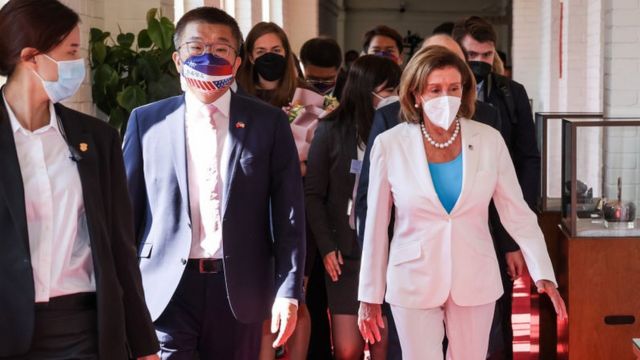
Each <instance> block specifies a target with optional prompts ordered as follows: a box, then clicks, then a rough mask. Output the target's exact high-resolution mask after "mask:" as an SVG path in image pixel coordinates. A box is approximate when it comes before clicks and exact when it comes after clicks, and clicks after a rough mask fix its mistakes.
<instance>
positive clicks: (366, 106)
mask: <svg viewBox="0 0 640 360" xmlns="http://www.w3.org/2000/svg"><path fill="white" fill-rule="evenodd" d="M401 73H402V70H401V69H400V67H399V66H398V65H397V64H396V63H395V62H393V61H392V60H390V59H388V58H385V57H382V56H376V55H364V56H361V57H359V58H358V59H357V60H356V61H354V62H353V64H352V65H351V68H350V69H349V73H348V74H347V81H346V83H345V86H344V89H343V90H342V98H341V99H340V105H339V106H338V107H337V108H336V109H335V110H334V111H333V112H331V114H329V115H328V116H327V117H326V120H329V121H336V124H335V125H336V126H337V127H339V128H342V129H343V134H346V133H347V129H349V128H350V127H352V126H355V129H356V136H357V139H358V145H359V146H360V145H366V144H367V140H368V139H369V132H370V131H371V124H372V121H373V113H374V111H375V109H374V108H373V93H374V92H375V89H376V88H377V87H379V86H380V85H384V87H385V88H390V87H391V88H395V87H398V84H399V83H400V75H401Z"/></svg>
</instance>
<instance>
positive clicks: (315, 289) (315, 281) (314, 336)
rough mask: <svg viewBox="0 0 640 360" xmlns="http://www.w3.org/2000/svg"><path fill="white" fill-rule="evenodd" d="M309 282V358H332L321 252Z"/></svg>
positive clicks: (314, 359)
mask: <svg viewBox="0 0 640 360" xmlns="http://www.w3.org/2000/svg"><path fill="white" fill-rule="evenodd" d="M314 260H315V261H314V263H313V264H312V267H311V273H310V274H309V283H308V284H307V298H306V301H307V308H308V309H309V314H310V317H311V339H310V341H309V351H308V355H307V360H327V359H332V358H333V355H332V354H331V329H330V327H329V315H328V314H327V289H326V287H325V283H324V265H323V264H322V257H321V256H320V254H318V255H317V256H315V259H314Z"/></svg>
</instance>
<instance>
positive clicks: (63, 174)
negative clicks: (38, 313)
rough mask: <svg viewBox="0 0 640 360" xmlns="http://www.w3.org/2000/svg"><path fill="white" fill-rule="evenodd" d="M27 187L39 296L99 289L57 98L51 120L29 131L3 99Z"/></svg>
mask: <svg viewBox="0 0 640 360" xmlns="http://www.w3.org/2000/svg"><path fill="white" fill-rule="evenodd" d="M4 104H5V107H6V109H7V113H8V114H9V120H10V122H11V129H12V130H13V137H14V140H15V143H16V152H17V153H18V162H19V164H20V172H21V174H22V182H23V186H24V202H25V210H26V217H27V231H28V234H29V250H30V254H31V267H32V269H33V281H34V285H35V295H36V298H35V301H36V302H48V301H49V299H50V298H52V297H57V296H63V295H70V294H75V293H81V292H93V291H95V290H96V285H95V276H94V268H93V260H92V258H91V248H90V243H89V230H88V227H87V217H86V214H85V209H84V201H83V198H82V184H81V182H80V175H79V173H78V168H77V166H76V164H75V163H74V162H73V161H72V160H71V159H70V153H69V148H68V146H67V143H66V142H65V141H64V139H63V138H62V135H61V134H60V129H59V128H58V121H57V118H56V113H55V109H54V107H53V103H49V113H50V115H51V117H50V119H49V124H48V125H46V126H44V127H42V128H40V129H38V130H36V131H33V132H32V131H29V130H27V129H25V128H23V127H22V125H20V122H19V121H18V119H17V117H16V116H15V114H14V113H13V111H12V110H11V107H10V106H9V104H8V103H7V101H6V97H5V100H4Z"/></svg>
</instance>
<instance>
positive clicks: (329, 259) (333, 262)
mask: <svg viewBox="0 0 640 360" xmlns="http://www.w3.org/2000/svg"><path fill="white" fill-rule="evenodd" d="M322 262H323V263H324V269H325V270H327V274H329V277H330V278H331V281H333V282H336V281H338V276H340V275H342V270H341V269H340V265H344V260H342V254H340V251H338V250H334V251H332V252H330V253H328V254H327V255H325V256H324V259H322Z"/></svg>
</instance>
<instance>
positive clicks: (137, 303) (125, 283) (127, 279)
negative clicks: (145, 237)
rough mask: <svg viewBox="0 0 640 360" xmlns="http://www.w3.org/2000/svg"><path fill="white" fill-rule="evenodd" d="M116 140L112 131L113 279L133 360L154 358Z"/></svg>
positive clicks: (154, 345) (153, 340)
mask: <svg viewBox="0 0 640 360" xmlns="http://www.w3.org/2000/svg"><path fill="white" fill-rule="evenodd" d="M120 146H121V143H120V137H119V135H118V134H117V133H116V132H115V130H114V131H113V134H112V141H111V159H110V164H111V168H110V175H111V176H110V178H109V179H110V181H111V189H112V192H111V195H112V199H111V201H110V203H111V209H109V210H110V212H111V217H112V222H111V229H110V230H111V231H110V233H111V251H112V255H113V262H114V264H115V269H116V276H117V277H118V281H119V283H120V286H121V287H122V291H123V296H122V301H123V303H124V310H125V322H126V323H125V328H126V331H127V342H128V343H129V347H130V349H131V352H132V354H133V355H134V357H138V356H144V355H151V354H155V353H156V352H157V351H158V350H159V346H158V340H157V338H156V334H155V330H154V327H153V323H152V321H151V317H150V315H149V311H148V310H147V306H146V303H145V299H144V291H143V289H142V277H141V276H140V269H139V268H138V258H137V255H136V241H135V238H134V230H133V224H132V223H131V219H132V216H131V204H130V202H129V197H128V193H127V182H126V178H125V170H124V163H123V159H122V150H120Z"/></svg>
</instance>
